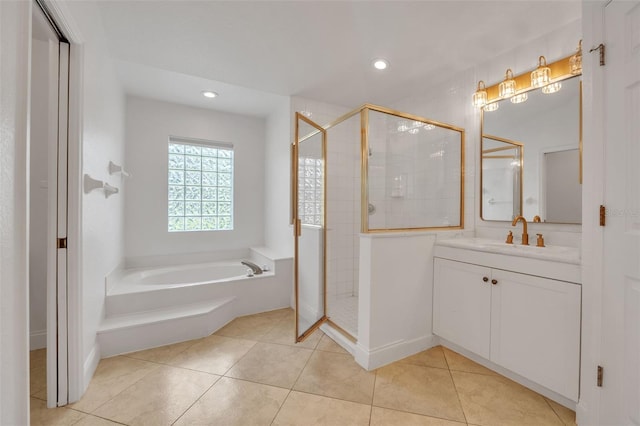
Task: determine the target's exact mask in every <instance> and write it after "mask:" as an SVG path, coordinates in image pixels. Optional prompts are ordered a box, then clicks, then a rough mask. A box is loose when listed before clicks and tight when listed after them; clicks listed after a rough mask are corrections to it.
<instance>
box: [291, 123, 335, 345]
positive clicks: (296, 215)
mask: <svg viewBox="0 0 640 426" xmlns="http://www.w3.org/2000/svg"><path fill="white" fill-rule="evenodd" d="M300 121H302V122H304V123H306V124H308V125H309V126H311V127H313V128H314V129H316V130H317V132H312V133H311V134H308V135H303V136H301V135H300ZM317 134H321V135H322V142H321V143H322V224H321V228H322V265H321V268H322V316H321V317H320V319H318V320H317V321H315V322H314V323H313V324H312V325H311V326H310V327H309V328H308V329H306V330H302V332H301V330H300V321H299V320H298V317H299V312H300V264H299V257H300V237H301V236H302V220H301V219H300V212H299V205H298V194H299V192H298V191H299V182H300V181H299V176H298V170H299V169H298V164H299V163H298V159H299V152H300V144H301V143H302V142H304V141H306V140H308V139H310V138H311V137H313V136H316V135H317ZM326 160H327V131H326V130H325V129H324V128H323V127H322V126H320V125H319V124H316V123H314V122H313V121H311V120H310V119H308V118H307V117H305V116H304V115H302V114H300V113H299V112H296V120H295V139H294V143H293V145H292V150H291V180H292V182H291V212H292V215H291V217H292V224H293V235H294V262H293V276H294V291H295V307H296V312H295V333H296V335H295V338H296V342H297V343H300V342H302V341H304V340H305V339H306V338H307V337H309V336H310V335H311V334H312V333H313V332H314V331H315V330H317V329H318V328H319V327H320V326H321V325H322V323H324V322H326V321H327V320H328V318H327V244H326V242H327V228H326V226H325V224H326V222H327V210H326V208H325V206H326V204H327V191H326V187H327V173H326V172H327V161H326Z"/></svg>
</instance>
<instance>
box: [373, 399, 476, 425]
mask: <svg viewBox="0 0 640 426" xmlns="http://www.w3.org/2000/svg"><path fill="white" fill-rule="evenodd" d="M373 407H374V408H382V409H384V410H390V411H397V412H398V413H406V414H415V415H416V416H421V417H427V418H431V419H438V420H445V421H448V422H453V423H460V424H469V423H467V421H466V420H465V421H464V422H461V421H459V420H454V419H450V418H447V417H441V416H434V415H431V414H424V413H419V412H417V411H407V410H399V409H397V408H391V407H385V406H383V405H376V404H373Z"/></svg>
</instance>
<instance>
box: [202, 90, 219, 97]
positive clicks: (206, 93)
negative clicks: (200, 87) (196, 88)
mask: <svg viewBox="0 0 640 426" xmlns="http://www.w3.org/2000/svg"><path fill="white" fill-rule="evenodd" d="M202 96H204V97H205V98H211V99H213V98H215V97H217V96H218V94H217V93H216V92H212V91H211V90H204V91H203V92H202Z"/></svg>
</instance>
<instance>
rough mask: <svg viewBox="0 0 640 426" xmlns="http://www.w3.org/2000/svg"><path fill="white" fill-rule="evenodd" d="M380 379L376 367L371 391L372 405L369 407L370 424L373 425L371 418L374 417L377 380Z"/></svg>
mask: <svg viewBox="0 0 640 426" xmlns="http://www.w3.org/2000/svg"><path fill="white" fill-rule="evenodd" d="M377 381H378V369H376V371H375V374H374V376H373V392H371V407H370V408H369V426H371V419H372V418H373V401H375V398H376V382H377Z"/></svg>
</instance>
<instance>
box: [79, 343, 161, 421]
mask: <svg viewBox="0 0 640 426" xmlns="http://www.w3.org/2000/svg"><path fill="white" fill-rule="evenodd" d="M117 357H123V356H122V355H117ZM113 358H116V357H113ZM123 358H126V357H123ZM136 361H141V360H136ZM144 362H149V361H144ZM150 364H154V363H150ZM156 365H157V364H156ZM157 368H159V365H157V366H156V367H155V368H152V369H151V370H150V371H148V372H147V373H145V374H144V375H143V376H141V377H140V378H139V379H138V380H136V381H135V382H133V383H131V384H130V385H129V386H127V387H125V388H124V389H122V390H121V391H120V392H118V393H117V394H115V395H113V396H112V397H111V398H109V399H108V400H106V401H105V402H103V403H102V404H100V405H98V406H97V407H96V408H94V409H93V411H97V410H99V409H100V408H101V407H102V406H103V405H105V404H107V403H109V402H111V401H113V400H114V399H115V398H116V397H118V396H119V395H120V394H121V393H123V392H124V391H126V390H128V389H129V388H131V387H133V386H134V385H136V384H137V383H138V382H140V381H141V380H142V379H144V378H145V377H147V376H148V375H149V374H151V373H152V372H153V371H155V370H156V369H157ZM94 375H95V373H94ZM92 380H93V378H92ZM87 391H88V388H87ZM85 395H86V392H85ZM83 396H84V395H83ZM81 401H82V398H80V400H79V401H77V402H81ZM68 405H71V404H68ZM69 408H73V407H69ZM75 410H76V411H80V412H82V413H85V414H91V415H92V416H93V415H94V414H93V413H91V412H88V411H82V410H80V409H77V408H76V409H75ZM96 417H97V416H96Z"/></svg>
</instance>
